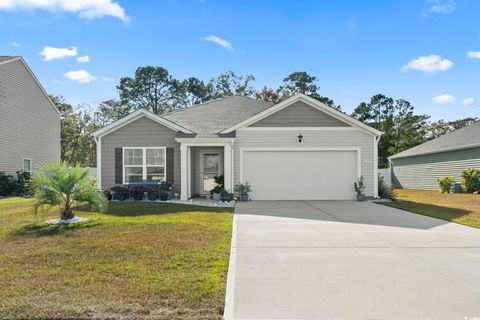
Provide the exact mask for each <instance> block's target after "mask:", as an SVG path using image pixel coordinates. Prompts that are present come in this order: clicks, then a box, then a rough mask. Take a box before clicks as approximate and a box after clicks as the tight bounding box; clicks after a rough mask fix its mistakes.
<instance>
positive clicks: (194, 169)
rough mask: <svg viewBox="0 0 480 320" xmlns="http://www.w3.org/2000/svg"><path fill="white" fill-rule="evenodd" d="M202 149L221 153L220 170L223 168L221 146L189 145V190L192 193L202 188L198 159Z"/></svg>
mask: <svg viewBox="0 0 480 320" xmlns="http://www.w3.org/2000/svg"><path fill="white" fill-rule="evenodd" d="M202 150H208V151H216V152H219V153H220V154H221V157H222V159H221V161H222V165H221V167H222V170H223V147H191V148H190V160H191V174H192V176H191V191H192V195H196V194H200V191H201V190H202V185H201V183H202V178H201V173H202V168H201V161H200V152H201V151H202Z"/></svg>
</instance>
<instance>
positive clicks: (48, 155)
mask: <svg viewBox="0 0 480 320" xmlns="http://www.w3.org/2000/svg"><path fill="white" fill-rule="evenodd" d="M58 160H60V112H59V111H58V110H57V108H56V107H55V105H54V104H53V103H52V101H51V100H50V98H49V96H48V95H47V93H46V92H45V89H43V87H42V85H41V84H40V83H39V82H38V79H37V78H36V77H35V75H34V74H33V72H32V70H30V68H29V67H28V65H27V64H26V62H25V60H23V58H22V57H16V56H0V171H3V172H5V173H7V174H12V175H14V174H15V172H16V171H19V170H25V171H28V172H32V171H34V170H35V169H36V168H38V167H39V166H40V165H41V164H42V163H44V162H48V161H58Z"/></svg>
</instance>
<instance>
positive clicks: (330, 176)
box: [243, 151, 357, 200]
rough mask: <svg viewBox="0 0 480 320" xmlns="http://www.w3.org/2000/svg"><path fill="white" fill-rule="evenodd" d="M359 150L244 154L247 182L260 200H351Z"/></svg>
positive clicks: (255, 196)
mask: <svg viewBox="0 0 480 320" xmlns="http://www.w3.org/2000/svg"><path fill="white" fill-rule="evenodd" d="M356 177H357V154H356V152H355V151H244V154H243V181H248V182H249V183H250V184H251V185H252V189H253V192H252V197H253V199H256V200H350V199H354V197H355V194H354V191H353V182H354V181H355V180H356Z"/></svg>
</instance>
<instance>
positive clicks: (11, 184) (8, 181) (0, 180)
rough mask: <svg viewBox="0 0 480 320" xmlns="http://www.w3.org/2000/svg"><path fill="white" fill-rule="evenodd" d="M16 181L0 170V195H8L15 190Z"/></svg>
mask: <svg viewBox="0 0 480 320" xmlns="http://www.w3.org/2000/svg"><path fill="white" fill-rule="evenodd" d="M16 185H17V181H16V180H15V178H14V177H13V176H11V175H8V174H5V172H0V196H8V195H10V194H12V192H13V190H15V186H16Z"/></svg>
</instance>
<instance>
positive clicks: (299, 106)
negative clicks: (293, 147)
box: [250, 101, 349, 127]
mask: <svg viewBox="0 0 480 320" xmlns="http://www.w3.org/2000/svg"><path fill="white" fill-rule="evenodd" d="M250 127H349V125H348V124H346V123H345V122H343V121H340V120H338V119H337V118H334V117H332V116H330V115H328V114H326V113H325V112H322V111H320V110H318V109H316V108H314V107H312V106H309V105H307V104H305V103H303V102H301V101H299V102H295V103H294V104H292V105H290V106H288V107H285V108H284V109H282V110H280V111H277V112H275V113H274V114H272V115H270V116H268V117H266V118H265V119H262V120H260V121H258V122H255V123H253V124H252V125H251V126H250Z"/></svg>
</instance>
